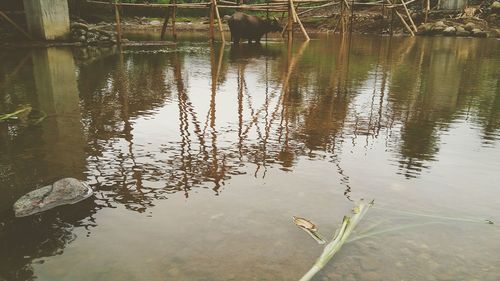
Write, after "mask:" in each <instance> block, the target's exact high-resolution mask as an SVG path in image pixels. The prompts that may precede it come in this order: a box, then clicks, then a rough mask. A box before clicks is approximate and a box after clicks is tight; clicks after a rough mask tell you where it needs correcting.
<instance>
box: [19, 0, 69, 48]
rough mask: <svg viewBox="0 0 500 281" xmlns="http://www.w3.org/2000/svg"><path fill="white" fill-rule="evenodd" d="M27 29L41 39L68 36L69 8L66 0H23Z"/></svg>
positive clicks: (65, 37)
mask: <svg viewBox="0 0 500 281" xmlns="http://www.w3.org/2000/svg"><path fill="white" fill-rule="evenodd" d="M23 3H24V10H25V12H26V20H27V22H28V30H29V31H30V33H31V35H33V37H35V38H37V39H42V40H64V39H68V38H69V32H70V29H69V9H68V1H67V0H23Z"/></svg>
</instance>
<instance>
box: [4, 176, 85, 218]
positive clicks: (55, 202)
mask: <svg viewBox="0 0 500 281" xmlns="http://www.w3.org/2000/svg"><path fill="white" fill-rule="evenodd" d="M92 194H93V191H92V189H91V188H90V187H89V186H88V185H87V184H86V183H84V182H81V181H79V180H77V179H74V178H64V179H61V180H58V181H56V182H55V183H53V184H52V185H48V186H44V187H42V188H39V189H36V190H33V191H31V192H29V193H27V194H25V195H24V196H23V197H21V198H19V199H18V200H17V201H16V203H14V213H15V215H16V217H25V216H29V215H33V214H36V213H40V212H43V211H46V210H49V209H52V208H55V207H57V206H61V205H67V204H74V203H77V202H80V201H82V200H84V199H86V198H89V197H90V196H92Z"/></svg>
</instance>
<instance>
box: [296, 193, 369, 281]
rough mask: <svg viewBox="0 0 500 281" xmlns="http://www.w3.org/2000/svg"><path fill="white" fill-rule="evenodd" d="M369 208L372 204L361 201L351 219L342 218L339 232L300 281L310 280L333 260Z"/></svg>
mask: <svg viewBox="0 0 500 281" xmlns="http://www.w3.org/2000/svg"><path fill="white" fill-rule="evenodd" d="M372 202H373V201H372ZM371 206H372V203H365V201H361V202H360V203H358V204H357V205H356V207H355V208H354V210H353V213H354V214H353V215H352V217H348V216H344V219H343V220H342V226H341V227H340V230H339V231H337V232H336V234H335V236H334V238H333V240H332V241H331V242H330V243H328V244H327V245H326V246H325V248H324V249H323V252H322V253H321V255H320V256H319V258H318V259H317V260H316V263H315V264H314V265H313V266H312V267H311V269H309V271H308V272H307V273H306V274H304V276H302V278H301V279H300V281H309V280H311V279H312V278H313V277H314V275H316V273H318V272H319V271H320V270H321V269H322V268H323V267H324V266H325V265H326V264H327V263H328V262H329V261H330V260H331V259H332V258H333V256H334V255H335V254H336V253H337V252H338V251H339V250H340V248H341V247H342V245H343V244H344V243H345V242H346V241H347V239H348V238H349V235H350V234H351V233H352V231H353V230H354V228H355V227H356V226H357V225H358V223H359V222H360V221H361V219H362V218H363V217H364V215H365V214H366V212H367V211H368V209H369V208H370V207H371Z"/></svg>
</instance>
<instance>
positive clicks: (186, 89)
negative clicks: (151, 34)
mask: <svg viewBox="0 0 500 281" xmlns="http://www.w3.org/2000/svg"><path fill="white" fill-rule="evenodd" d="M179 41H180V43H179V44H178V45H177V46H175V47H174V46H163V47H159V46H150V47H124V48H123V49H118V48H102V49H97V48H93V49H79V48H75V49H72V48H49V49H41V48H40V49H33V50H28V49H16V50H0V61H1V64H0V114H3V113H8V112H13V111H15V110H16V109H18V108H20V107H24V108H26V107H27V106H29V108H30V109H31V111H26V112H25V113H24V114H21V116H19V118H18V120H11V121H9V122H2V123H0V280H9V281H10V280H33V279H36V280H72V281H77V280H205V281H208V280H259V281H261V280H298V279H299V278H300V277H301V276H302V275H303V274H304V273H305V272H306V271H307V270H308V269H309V268H310V266H312V264H313V263H314V261H315V259H316V258H317V257H318V256H319V255H320V253H321V251H322V246H321V245H318V244H317V243H316V242H315V241H314V240H313V239H311V237H309V236H308V235H307V233H305V232H303V231H301V230H300V229H299V228H297V226H295V225H294V224H293V222H292V219H291V217H292V216H301V217H305V218H308V219H310V220H312V221H313V222H315V223H316V225H317V226H318V229H319V231H320V232H321V234H322V235H323V236H325V237H326V238H328V239H329V238H331V236H332V235H333V233H334V232H335V229H336V228H337V227H338V226H339V224H340V223H341V221H342V217H343V216H344V215H346V214H349V212H350V210H351V209H352V208H353V207H354V205H355V203H356V202H358V201H359V200H361V199H362V198H364V199H365V200H372V199H374V200H375V205H374V207H373V208H371V209H370V210H369V211H368V213H367V215H366V217H365V218H364V219H363V221H362V222H361V223H360V224H359V225H358V227H357V229H356V230H357V231H356V233H354V234H352V237H353V238H356V237H358V238H363V237H364V238H363V239H358V240H356V241H352V242H350V243H348V244H345V245H344V247H343V248H342V249H341V250H340V252H339V253H338V254H337V255H336V256H335V257H334V258H333V260H332V261H331V262H330V263H329V264H328V265H327V266H326V267H325V268H324V270H323V271H322V272H320V273H319V274H318V275H317V278H316V280H347V281H352V280H431V281H432V280H482V281H495V280H500V268H499V267H498V265H500V239H498V238H499V237H500V227H499V225H500V186H499V182H500V41H498V40H494V39H471V38H462V39H458V38H457V39H455V38H392V39H391V38H388V37H368V36H355V37H353V38H352V39H350V40H349V39H348V38H344V39H342V38H340V37H336V36H326V35H322V36H319V37H318V38H315V39H314V40H312V41H311V42H310V43H308V44H306V43H302V42H300V41H297V42H295V43H294V44H293V46H287V45H286V44H284V43H283V42H281V41H279V40H270V41H269V42H268V43H267V44H263V45H261V46H260V47H258V46H248V45H246V44H242V45H241V46H240V47H232V46H231V45H230V44H227V45H225V46H223V45H221V44H217V43H215V44H210V43H209V41H208V40H207V38H206V37H203V36H193V35H189V36H187V35H183V34H181V35H180V40H179ZM62 177H75V178H78V179H81V180H85V181H87V182H88V183H89V184H90V185H91V186H92V188H93V189H94V190H95V196H94V197H92V198H90V199H88V200H86V201H83V202H80V203H78V204H75V205H70V206H64V207H59V208H56V209H53V210H50V211H47V212H44V213H41V214H38V215H34V216H31V217H27V218H14V215H13V212H12V204H13V203H14V202H15V201H16V200H17V199H18V198H19V197H20V196H22V195H23V194H25V193H27V192H29V191H31V190H33V189H35V188H37V187H41V186H44V185H47V184H50V183H51V182H53V181H55V180H57V179H59V178H62ZM485 219H489V220H492V221H495V222H497V224H494V225H491V224H486V223H483V220H485ZM361 235H364V236H361Z"/></svg>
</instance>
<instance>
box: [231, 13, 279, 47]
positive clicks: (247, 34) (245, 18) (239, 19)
mask: <svg viewBox="0 0 500 281" xmlns="http://www.w3.org/2000/svg"><path fill="white" fill-rule="evenodd" d="M227 22H228V25H229V30H231V38H232V40H233V43H234V44H239V43H240V39H248V43H252V41H255V43H260V38H262V36H263V35H264V34H266V33H268V32H277V31H281V26H280V24H279V22H278V20H277V19H276V18H273V19H261V18H259V17H256V16H252V15H247V14H244V13H240V12H236V13H234V14H233V15H232V16H231V17H230V18H229V19H228V20H227Z"/></svg>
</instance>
